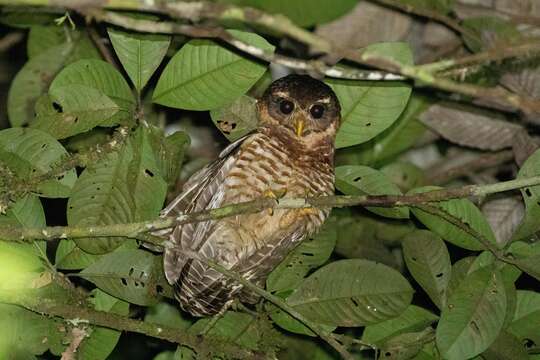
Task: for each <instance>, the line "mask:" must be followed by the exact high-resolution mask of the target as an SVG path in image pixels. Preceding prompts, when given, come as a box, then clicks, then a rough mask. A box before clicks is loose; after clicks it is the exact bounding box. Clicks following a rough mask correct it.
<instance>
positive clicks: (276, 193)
mask: <svg viewBox="0 0 540 360" xmlns="http://www.w3.org/2000/svg"><path fill="white" fill-rule="evenodd" d="M286 193H287V189H280V190H272V189H267V190H266V191H265V192H264V193H263V197H265V198H270V199H274V200H278V199H281V198H282V197H283V196H285V194H286ZM268 213H269V214H270V216H272V215H274V209H268Z"/></svg>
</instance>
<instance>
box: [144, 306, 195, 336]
mask: <svg viewBox="0 0 540 360" xmlns="http://www.w3.org/2000/svg"><path fill="white" fill-rule="evenodd" d="M144 321H146V322H149V323H152V324H158V325H165V326H169V327H171V328H178V329H181V330H187V329H188V328H189V327H190V326H191V321H190V320H188V319H186V318H185V317H183V316H182V313H180V310H178V306H173V305H171V304H168V303H165V302H160V303H157V304H155V305H153V306H151V307H149V308H148V310H147V311H146V315H145V316H144Z"/></svg>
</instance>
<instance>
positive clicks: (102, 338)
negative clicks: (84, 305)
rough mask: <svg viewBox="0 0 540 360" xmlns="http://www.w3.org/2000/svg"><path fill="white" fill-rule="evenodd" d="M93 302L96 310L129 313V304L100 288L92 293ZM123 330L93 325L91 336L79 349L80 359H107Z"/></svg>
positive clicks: (121, 313)
mask: <svg viewBox="0 0 540 360" xmlns="http://www.w3.org/2000/svg"><path fill="white" fill-rule="evenodd" d="M90 298H91V300H90V301H91V303H92V304H93V306H94V309H95V310H98V311H106V312H109V313H114V314H118V315H127V314H128V312H129V304H128V303H126V302H125V301H122V300H119V299H117V298H115V297H112V296H110V295H107V294H106V293H104V292H103V291H100V290H99V289H95V290H93V291H92V294H91V297H90ZM120 334H121V332H120V331H118V330H113V329H108V328H104V327H99V326H97V327H93V329H92V332H91V333H90V336H89V337H87V338H85V339H84V340H83V342H82V343H81V345H80V347H79V348H78V349H77V354H78V356H79V358H80V359H85V360H86V359H88V360H105V359H107V358H108V356H109V355H110V354H111V352H112V351H113V350H114V348H115V347H116V344H117V343H118V340H119V339H120Z"/></svg>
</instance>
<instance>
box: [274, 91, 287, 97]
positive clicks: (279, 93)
mask: <svg viewBox="0 0 540 360" xmlns="http://www.w3.org/2000/svg"><path fill="white" fill-rule="evenodd" d="M275 94H276V95H277V96H281V97H289V93H288V92H287V91H276V92H275Z"/></svg>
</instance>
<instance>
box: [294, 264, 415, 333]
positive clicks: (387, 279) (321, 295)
mask: <svg viewBox="0 0 540 360" xmlns="http://www.w3.org/2000/svg"><path fill="white" fill-rule="evenodd" d="M412 294H413V289H412V288H411V286H410V285H409V283H408V282H407V280H406V279H405V278H404V277H403V276H402V275H401V274H400V273H398V272H397V271H396V270H394V269H392V268H389V267H387V266H386V265H382V264H378V263H375V262H372V261H367V260H358V259H353V260H339V261H335V262H332V263H330V264H328V265H326V266H324V267H323V268H321V269H319V270H317V271H316V272H315V273H313V274H312V275H310V276H309V277H308V278H307V279H305V280H304V281H303V282H302V283H301V284H300V286H299V287H298V288H297V289H296V290H295V291H294V292H293V293H292V294H291V296H289V297H288V298H287V303H288V304H289V305H290V306H292V307H293V308H294V309H295V310H297V311H298V312H300V313H301V314H302V315H304V316H306V317H307V318H308V319H310V320H313V321H316V322H318V323H321V324H325V325H329V326H332V325H333V326H362V325H369V324H375V323H378V322H381V321H384V320H387V319H389V318H392V317H396V316H398V315H399V314H401V313H402V312H403V311H405V309H406V308H407V306H408V305H409V304H410V302H411V299H412Z"/></svg>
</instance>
